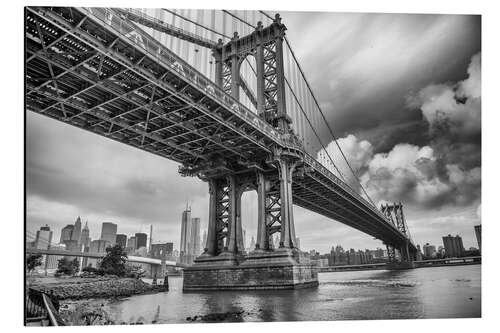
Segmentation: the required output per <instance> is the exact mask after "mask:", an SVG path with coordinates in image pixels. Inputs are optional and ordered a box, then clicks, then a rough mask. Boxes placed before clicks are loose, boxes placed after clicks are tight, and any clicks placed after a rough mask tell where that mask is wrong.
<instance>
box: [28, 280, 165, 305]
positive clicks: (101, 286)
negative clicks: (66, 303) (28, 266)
mask: <svg viewBox="0 0 500 333" xmlns="http://www.w3.org/2000/svg"><path fill="white" fill-rule="evenodd" d="M30 287H31V288H33V289H35V290H40V291H42V292H45V293H49V294H53V295H54V296H55V297H56V298H57V299H59V300H68V299H72V300H78V299H88V298H110V297H124V296H132V295H140V294H147V293H156V292H163V291H165V288H164V286H163V285H151V284H148V283H146V282H144V281H142V280H141V279H135V278H119V277H116V276H103V277H94V278H80V277H72V278H64V279H50V280H45V281H44V279H38V280H35V281H33V283H32V285H31V286H30Z"/></svg>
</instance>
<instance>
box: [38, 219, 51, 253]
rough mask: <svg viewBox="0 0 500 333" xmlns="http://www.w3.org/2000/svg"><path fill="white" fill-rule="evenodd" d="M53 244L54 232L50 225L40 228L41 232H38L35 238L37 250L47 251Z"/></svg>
mask: <svg viewBox="0 0 500 333" xmlns="http://www.w3.org/2000/svg"><path fill="white" fill-rule="evenodd" d="M51 244H52V231H51V230H50V227H49V225H48V224H46V225H45V226H44V227H40V230H38V231H37V232H36V238H35V244H34V247H35V249H40V250H47V249H49V248H50V245H51Z"/></svg>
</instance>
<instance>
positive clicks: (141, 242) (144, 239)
mask: <svg viewBox="0 0 500 333" xmlns="http://www.w3.org/2000/svg"><path fill="white" fill-rule="evenodd" d="M147 245H148V234H145V233H143V232H137V233H136V234H135V248H136V249H140V248H141V247H146V246H147Z"/></svg>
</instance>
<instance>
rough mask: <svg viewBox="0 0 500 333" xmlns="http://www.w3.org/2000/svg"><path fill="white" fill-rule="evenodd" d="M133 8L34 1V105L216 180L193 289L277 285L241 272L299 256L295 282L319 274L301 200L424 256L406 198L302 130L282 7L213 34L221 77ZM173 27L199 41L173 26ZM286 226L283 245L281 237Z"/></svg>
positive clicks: (191, 276) (290, 283) (29, 13)
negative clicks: (291, 105)
mask: <svg viewBox="0 0 500 333" xmlns="http://www.w3.org/2000/svg"><path fill="white" fill-rule="evenodd" d="M125 14H126V13H124V12H123V10H122V11H119V10H114V9H109V8H64V7H28V8H26V55H25V57H26V63H25V66H26V85H25V86H26V109H27V110H29V111H32V112H36V113H39V114H42V115H45V116H47V117H51V118H53V119H56V120H58V121H62V122H65V123H67V124H71V125H73V126H76V127H78V128H81V129H84V130H87V131H91V132H93V133H96V134H98V135H101V136H104V137H107V138H110V139H112V140H116V141H119V142H121V143H124V144H127V145H130V146H133V147H135V148H138V149H141V150H144V151H147V152H150V153H152V154H156V155H159V156H161V157H164V158H167V159H170V160H173V161H176V162H178V163H179V164H180V166H179V172H180V173H181V175H183V176H196V177H198V178H200V179H201V180H203V181H205V182H207V183H208V187H209V193H210V202H209V225H208V236H207V248H206V249H205V252H204V253H203V255H201V256H200V257H199V258H198V259H197V260H196V264H195V266H196V267H197V268H196V267H195V268H193V269H189V270H187V271H186V272H185V273H187V274H188V277H187V279H186V277H185V282H184V283H185V288H186V289H189V288H191V289H200V288H201V289H210V288H212V287H213V288H219V289H223V288H229V289H231V288H233V287H234V288H245V287H247V286H248V284H249V283H250V284H252V285H253V284H257V285H258V284H262V286H263V287H266V286H268V285H267V284H266V283H267V282H266V281H263V282H262V281H250V282H249V281H236V282H234V283H235V284H237V285H231V283H233V282H230V281H232V280H233V278H235V276H238V275H234V276H233V275H232V274H233V273H234V272H236V271H237V270H247V269H253V270H255V269H256V268H255V267H260V266H259V265H261V264H262V263H264V262H268V263H279V265H281V264H283V263H288V264H290V263H292V264H291V266H290V270H289V271H286V270H284V269H281V268H280V269H278V270H279V272H280V274H284V275H283V279H284V280H283V281H285V280H286V281H285V282H283V283H282V284H280V285H283V286H285V287H292V288H293V287H296V286H298V285H307V284H311V285H314V284H315V283H317V280H316V276H315V273H311V272H312V270H311V267H310V265H309V264H308V263H307V262H306V261H305V260H304V259H303V257H302V256H301V255H300V254H299V253H298V251H297V248H296V234H295V221H294V216H293V205H294V204H295V205H298V206H301V207H304V208H306V209H308V210H311V211H314V212H316V213H318V214H321V215H323V216H326V217H329V218H331V219H334V220H336V221H339V222H341V223H343V224H346V225H348V226H351V227H353V228H355V229H357V230H360V231H361V232H364V233H366V234H368V235H371V236H373V237H375V238H376V239H379V240H380V241H382V242H383V243H384V244H385V245H386V246H387V248H388V250H389V255H390V257H391V260H395V258H396V255H395V253H396V251H399V252H400V253H401V256H400V257H401V258H402V260H403V261H406V262H409V261H412V260H414V258H415V254H416V247H415V245H414V244H413V242H412V240H411V237H410V235H409V232H408V228H407V226H406V222H405V221H404V215H403V214H402V206H401V205H400V204H394V205H393V206H386V207H385V208H383V210H382V211H381V210H379V209H378V208H377V207H375V206H374V205H373V204H372V203H371V202H370V201H369V200H367V199H365V198H363V197H362V196H361V195H360V194H359V193H358V192H357V191H355V190H353V188H351V186H349V185H348V184H347V183H346V182H344V180H342V179H341V178H339V177H338V176H337V175H335V174H334V173H333V172H332V171H331V170H330V169H329V168H328V167H326V166H325V165H323V164H322V163H320V162H319V161H317V160H316V159H315V158H314V157H313V155H312V154H314V151H310V150H309V149H307V148H306V145H305V144H304V137H305V136H304V135H303V133H302V132H300V131H297V130H295V127H294V126H293V121H292V119H297V115H295V114H291V113H290V110H288V109H287V99H286V95H287V93H288V90H286V84H285V82H287V83H288V82H289V81H290V78H287V77H285V72H284V60H283V59H284V58H283V44H284V40H285V39H284V38H285V30H286V27H285V25H284V24H283V23H282V22H281V18H280V17H279V15H276V16H275V17H274V19H273V20H272V22H271V23H270V24H269V25H268V26H265V27H264V26H263V25H262V23H259V24H257V26H256V27H255V29H254V31H252V32H251V33H250V34H248V35H246V36H242V37H240V36H239V35H238V33H237V32H235V34H234V36H233V38H231V39H230V40H229V41H227V42H226V43H223V41H222V39H221V40H219V41H217V42H215V41H214V42H213V43H210V42H207V41H206V40H203V43H204V45H201V46H202V47H208V48H210V49H211V53H212V56H213V60H214V62H215V81H212V80H211V79H209V78H208V77H206V76H204V75H203V74H201V73H200V72H199V71H198V70H197V69H196V68H194V67H192V66H191V65H189V63H188V62H187V61H186V60H185V59H182V58H181V57H179V56H178V55H177V54H176V53H175V52H173V51H172V50H171V49H169V48H168V47H167V46H165V45H163V44H162V43H160V42H159V41H158V40H157V39H155V38H153V37H152V36H151V35H150V34H149V33H148V32H146V30H145V28H146V26H141V25H140V24H138V23H137V22H134V20H135V21H138V20H139V19H137V17H136V18H135V19H134V17H135V16H133V15H128V16H127V15H125ZM144 19H146V20H147V17H143V18H141V20H143V21H142V22H143V24H146V25H148V24H147V22H146V23H144V22H145V21H144ZM149 26H153V25H149ZM162 32H163V33H167V34H169V33H171V34H172V35H175V34H177V37H179V38H182V39H184V40H189V41H191V42H194V43H195V42H196V41H197V40H198V39H197V38H195V37H196V36H194V37H193V36H186V35H182V31H179V30H176V29H173V27H165V28H164V29H163V31H162ZM179 34H181V35H182V36H181V35H179ZM249 55H251V56H253V57H254V58H255V61H256V70H255V79H256V84H257V90H256V92H254V94H255V101H256V109H255V110H251V109H250V108H248V107H246V106H245V105H243V104H242V103H241V102H240V87H242V89H243V90H245V91H247V90H248V89H245V87H243V86H244V85H245V83H244V80H243V79H242V78H241V75H240V67H241V66H242V63H243V61H244V59H246V57H247V56H249ZM313 130H314V128H313ZM248 190H255V191H256V192H257V195H258V232H257V241H256V248H255V249H254V251H252V252H251V253H250V254H245V253H244V248H243V235H242V225H241V218H240V216H241V195H242V193H243V192H245V191H248ZM368 199H369V198H368ZM275 233H278V234H279V236H280V246H279V249H273V247H272V242H270V240H271V239H272V236H273V234H275ZM245 265H247V266H248V267H247V268H245ZM279 265H278V266H279ZM221 267H223V270H222V271H221V269H222V268H221ZM228 267H230V268H231V269H228ZM276 267H277V266H276ZM280 267H281V266H280ZM211 269H212V271H210V270H211ZM208 271H210V272H211V273H213V272H219V273H221V272H224V274H225V276H226V283H227V284H226V285H221V284H220V281H219V282H218V281H210V279H207V277H208V276H209V275H210V274H209V273H207V272H208ZM252 272H253V271H252ZM214 274H215V273H214ZM252 274H253V273H252ZM287 274H288V275H287ZM290 274H291V275H290ZM286 276H287V277H286ZM290 276H291V277H290ZM264 279H265V278H264ZM227 281H229V282H227ZM268 287H269V286H268ZM270 287H272V288H275V287H279V286H270Z"/></svg>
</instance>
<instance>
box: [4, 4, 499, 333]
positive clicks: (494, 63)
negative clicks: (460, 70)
mask: <svg viewBox="0 0 500 333" xmlns="http://www.w3.org/2000/svg"><path fill="white" fill-rule="evenodd" d="M14 2H15V0H11V1H9V2H8V1H4V2H3V3H2V19H1V20H0V24H1V25H2V26H1V28H2V29H1V30H0V31H1V32H2V52H1V56H2V61H1V62H0V64H1V65H2V71H1V77H2V80H1V82H2V90H1V91H2V102H3V103H2V105H1V108H0V114H1V117H0V121H1V123H2V130H1V131H0V133H1V134H0V135H1V137H0V139H1V140H0V142H1V144H2V151H1V164H0V165H1V173H0V174H1V177H2V179H1V180H2V181H1V183H0V184H1V185H2V186H1V197H0V202H1V207H2V210H1V211H2V215H1V217H2V242H1V244H2V254H3V255H2V261H1V262H2V268H3V270H2V273H1V274H0V276H2V301H1V302H0V304H1V306H2V309H1V312H0V313H2V321H1V324H0V325H2V326H3V327H4V330H6V331H9V332H10V331H14V330H16V331H17V330H24V329H26V328H24V327H23V326H22V309H23V300H22V290H23V254H22V243H23V238H24V237H23V232H22V230H23V200H24V197H23V191H24V189H23V179H24V174H23V168H24V166H23V152H24V134H23V128H24V123H23V119H24V118H23V101H24V96H23V79H22V77H23V73H24V72H23V42H22V41H23V29H24V28H23V8H22V7H23V6H24V5H51V6H52V5H58V6H113V7H139V6H140V7H152V8H155V7H168V8H228V9H265V10H271V11H272V10H273V9H279V10H297V11H298V10H303V11H311V10H314V11H335V12H392V13H396V12H400V13H405V12H410V13H448V14H481V15H482V29H483V34H482V40H483V47H482V57H483V59H482V68H483V75H482V77H483V92H482V99H483V112H482V114H483V127H482V130H483V158H484V162H483V163H482V170H483V178H482V179H483V182H482V185H483V196H482V210H483V212H482V217H483V220H484V222H485V226H483V244H484V245H483V256H484V258H483V266H482V270H483V274H482V300H483V306H482V313H483V318H482V319H440V320H391V321H388V320H378V321H336V322H289V323H245V324H201V326H200V324H195V325H167V326H165V325H148V326H139V327H138V326H112V327H91V328H89V327H77V328H75V327H72V328H67V330H71V331H76V332H89V331H104V330H106V332H123V331H126V332H129V331H138V330H139V329H141V330H144V329H147V330H148V331H155V332H164V331H165V330H168V331H173V330H175V331H176V332H187V331H189V332H191V331H199V330H203V332H220V331H221V330H237V331H239V332H254V331H255V330H265V331H267V330H273V331H277V330H279V331H283V332H285V331H287V332H312V331H316V332H317V331H324V332H327V331H329V332H331V331H333V330H336V331H341V332H347V331H349V332H367V331H369V332H370V333H372V332H384V333H386V332H388V331H396V330H398V331H402V332H405V333H406V332H419V333H421V332H437V331H447V332H450V331H455V332H472V331H480V332H483V331H493V330H494V327H495V322H494V321H495V315H497V313H498V311H497V309H498V305H497V301H498V296H499V292H498V290H499V288H498V284H499V280H498V274H497V273H498V268H497V267H498V263H497V262H496V261H497V260H496V259H497V257H496V255H495V254H496V252H497V249H496V246H498V245H497V244H496V242H495V241H496V239H495V238H498V235H500V230H499V227H498V226H499V222H500V221H499V218H498V214H495V213H496V212H495V208H496V207H497V206H498V203H497V202H496V201H497V200H496V199H497V196H495V190H496V189H497V188H498V187H499V186H498V185H499V181H498V176H497V174H498V172H496V170H498V165H500V160H499V157H498V151H499V149H498V147H497V146H498V142H500V141H499V137H498V134H497V133H498V132H499V131H498V129H497V127H498V126H499V124H500V121H499V111H500V110H499V108H498V99H499V98H498V95H499V93H498V92H497V91H496V90H498V89H499V88H498V87H499V84H498V82H497V81H498V77H497V76H499V75H500V70H499V69H500V68H499V65H498V62H499V61H500V54H499V47H498V41H499V40H500V38H499V32H500V24H499V22H500V15H499V13H500V11H499V6H498V5H497V4H496V3H495V1H457V0H454V1H453V0H418V1H412V2H409V1H401V0H399V1H397V0H376V1H373V0H371V1H370V0H363V1H362V0H349V1H335V2H333V1H324V2H320V1H316V2H313V1H310V0H309V1H300V2H299V1H293V2H292V1H273V2H271V1H269V0H267V1H265V0H252V1H251V2H248V3H246V2H238V1H234V0H233V1H227V0H211V1H201V0H196V1H195V0H183V1H179V0H176V1H165V0H163V1H150V0H142V1H139V2H138V1H132V0H128V1H110V0H107V1H95V0H92V1H73V0H70V1H59V0H54V1H24V2H21V1H19V2H18V3H14ZM497 3H498V2H497ZM484 180H486V181H484ZM497 242H498V241H497ZM497 326H498V325H497ZM497 329H498V328H497ZM40 330H41V331H44V332H45V331H49V330H50V329H49V328H41V329H40ZM29 331H30V332H35V331H36V332H38V331H39V330H38V329H35V328H29Z"/></svg>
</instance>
